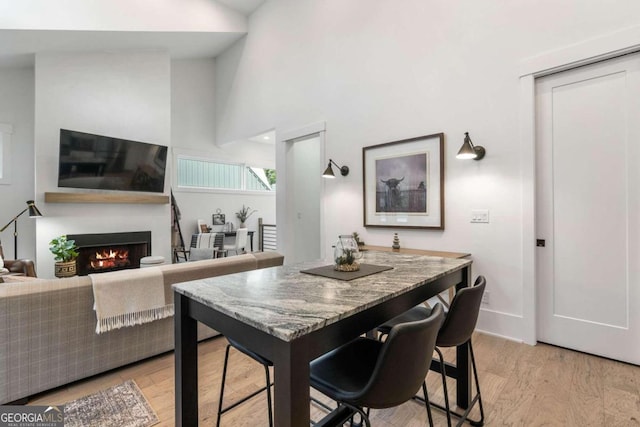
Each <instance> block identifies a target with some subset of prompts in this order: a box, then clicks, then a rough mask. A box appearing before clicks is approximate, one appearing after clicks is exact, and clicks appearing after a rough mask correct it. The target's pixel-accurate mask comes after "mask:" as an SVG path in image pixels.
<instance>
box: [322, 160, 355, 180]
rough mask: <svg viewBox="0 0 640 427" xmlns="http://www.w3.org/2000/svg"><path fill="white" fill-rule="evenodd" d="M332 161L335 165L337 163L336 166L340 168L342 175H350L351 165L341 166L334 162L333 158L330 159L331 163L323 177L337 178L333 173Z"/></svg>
mask: <svg viewBox="0 0 640 427" xmlns="http://www.w3.org/2000/svg"><path fill="white" fill-rule="evenodd" d="M331 163H333V164H334V165H336V167H337V168H338V169H340V174H341V175H342V176H347V175H349V167H348V166H339V165H338V164H337V163H336V162H334V161H333V160H331V159H329V165H328V166H327V168H326V169H325V170H324V172H323V173H322V177H323V178H335V177H336V176H335V175H334V174H333V168H332V167H331Z"/></svg>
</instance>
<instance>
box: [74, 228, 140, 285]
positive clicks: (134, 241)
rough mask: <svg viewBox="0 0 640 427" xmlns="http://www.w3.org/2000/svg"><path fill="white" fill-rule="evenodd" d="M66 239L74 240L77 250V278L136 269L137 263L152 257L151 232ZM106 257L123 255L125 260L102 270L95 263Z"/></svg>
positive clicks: (94, 235) (119, 260) (106, 234)
mask: <svg viewBox="0 0 640 427" xmlns="http://www.w3.org/2000/svg"><path fill="white" fill-rule="evenodd" d="M67 239H68V240H75V242H76V246H78V253H79V255H78V259H77V262H76V264H77V270H78V275H79V276H86V275H88V274H91V273H105V272H107V271H115V270H125V269H130V268H139V267H140V259H142V258H144V257H146V256H149V255H151V231H131V232H124V233H97V234H69V235H67ZM105 253H124V254H126V256H125V257H124V258H118V259H117V261H111V262H109V263H108V264H106V267H103V266H102V265H101V264H102V262H96V255H98V254H105ZM105 263H106V261H105ZM98 264H100V265H98Z"/></svg>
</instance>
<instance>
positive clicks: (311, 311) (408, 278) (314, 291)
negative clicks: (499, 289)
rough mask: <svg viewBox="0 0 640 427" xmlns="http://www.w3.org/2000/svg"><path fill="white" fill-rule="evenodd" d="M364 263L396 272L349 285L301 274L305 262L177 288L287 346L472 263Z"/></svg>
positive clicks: (391, 258)
mask: <svg viewBox="0 0 640 427" xmlns="http://www.w3.org/2000/svg"><path fill="white" fill-rule="evenodd" d="M360 262H362V263H367V264H376V265H389V266H393V269H392V270H388V271H384V272H382V273H377V274H374V275H371V276H366V277H363V278H360V279H355V280H351V281H348V282H346V281H342V280H335V279H328V278H324V277H320V276H312V275H309V274H305V273H300V270H305V269H309V268H314V267H319V266H322V265H327V264H328V262H327V261H315V262H305V263H300V264H295V265H289V266H282V267H272V268H266V269H261V270H253V271H248V272H244V273H235V274H229V275H225V276H218V277H211V278H206V279H200V280H194V281H191V282H183V283H177V284H175V285H173V289H174V290H175V291H176V292H178V293H180V294H182V295H185V296H187V297H189V298H191V299H193V300H195V301H198V302H200V303H202V304H204V305H206V306H207V307H211V308H213V309H214V310H217V311H219V312H221V313H224V314H226V315H228V316H230V317H233V318H235V319H237V320H240V321H242V322H244V323H246V324H248V325H251V326H253V327H255V328H257V329H259V330H261V331H264V332H267V333H268V334H270V335H273V336H275V337H277V338H280V339H282V340H284V341H292V340H294V339H295V338H297V337H300V336H302V335H305V334H308V333H310V332H312V331H315V330H318V329H321V328H322V327H324V326H325V325H328V324H331V323H334V322H336V321H338V320H340V319H342V318H344V317H347V316H350V315H352V314H354V313H358V312H360V311H362V310H365V309H367V308H368V307H371V306H373V305H376V304H379V303H381V302H383V301H385V300H388V299H390V298H393V297H394V296H396V295H399V294H402V293H404V292H408V291H410V290H411V289H413V288H415V287H417V286H420V285H422V284H424V283H428V282H431V281H434V280H436V279H438V278H440V277H442V276H444V275H446V274H447V273H450V272H453V271H456V270H460V269H462V268H464V267H466V266H468V265H470V264H471V260H468V259H453V258H440V257H429V256H416V255H406V254H399V253H393V252H374V251H369V252H365V253H364V257H363V259H361V260H360Z"/></svg>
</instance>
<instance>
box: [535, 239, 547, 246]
mask: <svg viewBox="0 0 640 427" xmlns="http://www.w3.org/2000/svg"><path fill="white" fill-rule="evenodd" d="M545 245H546V241H545V240H544V239H536V246H537V247H539V248H544V247H545Z"/></svg>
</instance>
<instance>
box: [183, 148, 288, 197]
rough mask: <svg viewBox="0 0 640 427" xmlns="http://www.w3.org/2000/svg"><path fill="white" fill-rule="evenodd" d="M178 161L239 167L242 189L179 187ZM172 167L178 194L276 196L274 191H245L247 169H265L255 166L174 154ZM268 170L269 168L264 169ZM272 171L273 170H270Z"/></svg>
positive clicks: (208, 157)
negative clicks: (184, 160) (194, 161)
mask: <svg viewBox="0 0 640 427" xmlns="http://www.w3.org/2000/svg"><path fill="white" fill-rule="evenodd" d="M180 159H187V160H196V161H202V162H209V163H217V164H224V165H233V166H240V167H241V168H242V173H241V187H242V188H215V187H191V186H182V185H180V183H179V182H178V179H179V171H178V168H179V164H180ZM174 165H175V174H174V176H175V178H174V184H175V185H174V189H175V190H176V191H179V192H186V193H220V194H238V193H242V194H251V195H266V196H269V195H271V196H274V195H275V194H276V190H275V189H274V190H271V191H268V190H247V189H246V186H247V175H246V174H247V169H248V168H252V167H253V168H262V169H265V168H264V167H262V166H255V165H252V164H249V163H243V162H234V161H231V160H222V159H220V158H216V157H213V156H205V155H196V154H184V153H175V156H174ZM266 169H269V168H266ZM271 169H273V168H271Z"/></svg>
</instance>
